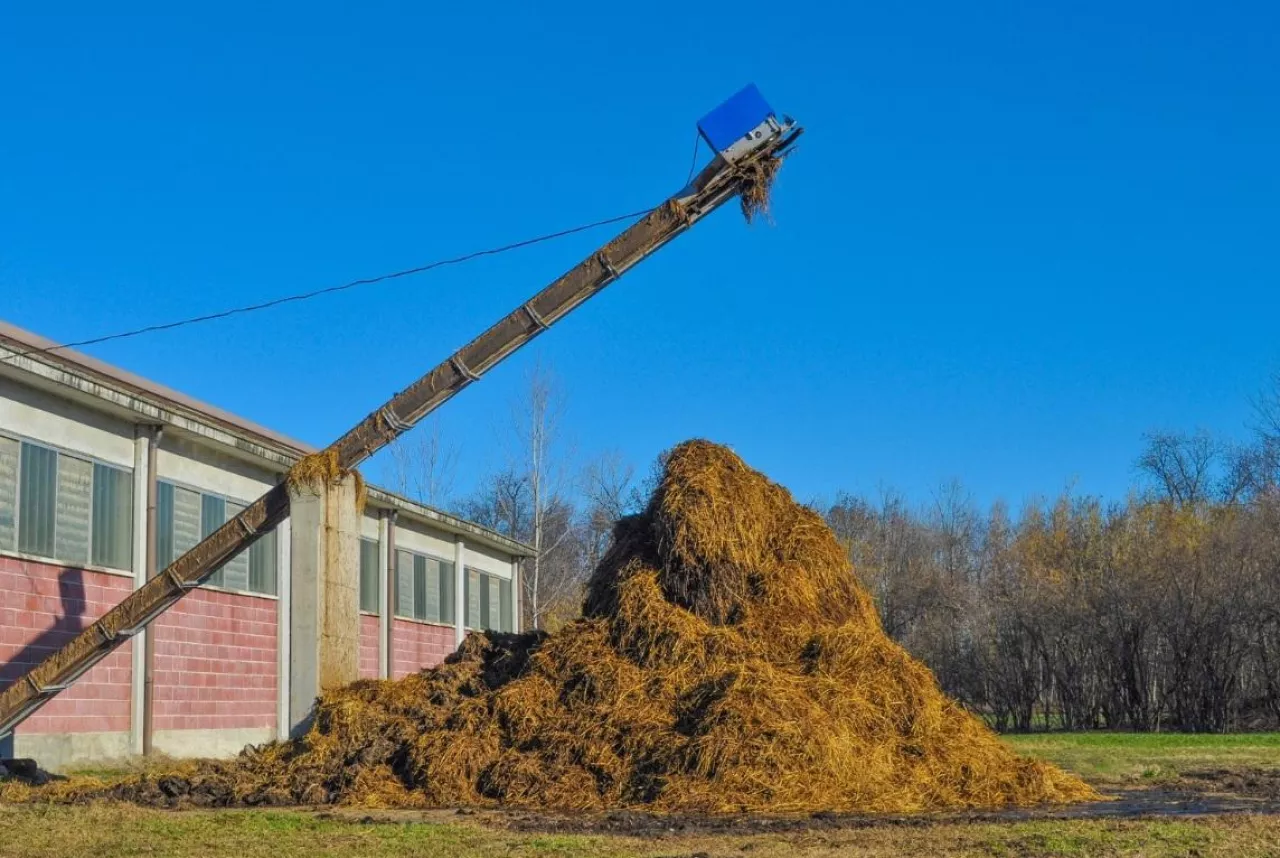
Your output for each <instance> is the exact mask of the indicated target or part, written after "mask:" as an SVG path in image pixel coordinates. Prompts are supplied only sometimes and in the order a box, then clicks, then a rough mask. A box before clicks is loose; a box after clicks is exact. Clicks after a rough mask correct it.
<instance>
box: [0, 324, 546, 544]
mask: <svg viewBox="0 0 1280 858" xmlns="http://www.w3.org/2000/svg"><path fill="white" fill-rule="evenodd" d="M0 340H3V341H5V343H6V345H7V346H8V347H9V348H10V350H11V351H14V352H15V353H16V357H20V358H21V357H25V358H28V359H31V360H35V361H38V362H40V363H43V364H47V365H49V366H56V367H60V368H62V369H64V370H68V371H74V372H76V373H77V374H80V375H88V376H91V377H93V378H95V379H97V380H99V381H103V382H107V383H108V384H110V385H111V386H113V387H119V388H124V389H125V390H126V391H128V392H130V393H132V394H134V395H135V396H137V397H139V398H141V399H143V400H146V401H151V402H152V403H153V404H158V405H160V406H162V407H163V408H164V409H165V410H168V411H173V412H176V413H184V412H185V413H186V414H188V415H191V416H193V417H197V418H199V419H200V420H202V421H205V422H208V423H212V424H215V425H217V426H219V427H221V428H222V429H224V430H226V431H229V432H230V433H231V434H233V435H237V436H240V437H242V438H244V439H246V440H249V441H252V442H254V443H255V444H257V445H260V446H263V447H266V448H269V449H274V450H276V451H278V452H279V453H281V454H283V455H284V456H285V457H288V458H290V459H293V460H297V459H299V458H301V457H303V456H306V455H308V454H310V453H315V452H317V449H318V448H316V447H314V446H312V445H311V444H307V443H305V442H303V441H299V440H297V439H295V438H290V437H289V436H287V435H283V434H281V433H279V432H276V431H274V430H272V429H268V428H266V427H265V426H262V425H260V424H258V423H254V422H253V421H251V420H246V419H244V418H243V417H240V416H239V415H236V414H232V413H231V412H229V411H226V410H224V409H221V408H218V407H217V406H214V405H210V404H208V403H206V402H202V401H200V400H199V399H195V398H194V397H191V396H187V395H186V394H185V393H180V392H179V391H176V390H174V389H173V388H171V387H166V386H164V385H162V384H157V383H156V382H154V381H151V380H149V379H146V378H143V377H142V376H140V375H136V374H134V373H132V372H129V371H127V370H124V369H121V368H120V367H117V366H113V365H112V364H109V363H107V362H105V361H101V360H98V359H97V358H94V357H90V356H89V355H86V354H84V353H82V352H78V351H75V350H73V349H68V348H59V346H58V343H56V342H54V341H53V340H49V339H46V338H45V337H42V336H40V335H38V334H34V333H32V332H31V331H27V330H25V329H23V328H19V327H17V326H16V325H12V324H10V323H8V322H5V321H3V320H0ZM15 346H16V348H15ZM14 358H15V355H10V356H9V357H8V358H6V359H4V360H3V362H4V363H9V364H10V366H14V363H13V361H14ZM15 368H17V369H19V370H21V369H22V368H21V367H15ZM370 489H371V490H372V491H370V492H369V499H370V500H371V501H373V502H374V503H375V504H377V505H379V506H385V507H387V508H391V509H396V510H400V511H402V512H405V513H408V514H409V515H411V516H414V517H416V518H419V519H421V520H423V521H427V522H430V523H432V524H434V525H436V526H437V527H441V528H442V529H444V530H447V531H450V532H452V533H460V534H463V535H470V536H473V537H479V540H480V541H481V542H484V543H486V544H489V545H490V546H492V547H495V548H499V549H501V550H503V551H506V552H507V553H510V554H512V555H514V556H517V557H532V556H533V553H534V552H533V549H532V548H531V547H530V546H528V545H526V544H524V543H523V542H520V541H518V540H515V539H511V538H510V537H507V536H504V535H503V534H501V533H498V532H496V531H493V530H490V529H489V528H487V527H484V526H483V525H479V524H476V523H475V522H471V521H467V520H466V519H463V518H459V517H458V516H455V515H451V514H450V513H447V512H445V511H444V510H439V509H436V508H434V507H430V506H427V505H426V504H422V503H419V502H417V501H415V500H412V499H410V498H407V497H404V496H403V495H398V494H396V493H394V492H390V491H387V490H386V489H383V488H380V487H377V486H373V485H370Z"/></svg>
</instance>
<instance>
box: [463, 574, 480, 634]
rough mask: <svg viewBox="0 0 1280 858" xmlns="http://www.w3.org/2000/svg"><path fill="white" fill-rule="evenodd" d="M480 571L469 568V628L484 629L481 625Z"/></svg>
mask: <svg viewBox="0 0 1280 858" xmlns="http://www.w3.org/2000/svg"><path fill="white" fill-rule="evenodd" d="M480 595H481V594H480V573H479V572H477V571H476V570H474V569H468V570H467V628H471V629H482V628H484V626H482V625H480V604H481V602H480Z"/></svg>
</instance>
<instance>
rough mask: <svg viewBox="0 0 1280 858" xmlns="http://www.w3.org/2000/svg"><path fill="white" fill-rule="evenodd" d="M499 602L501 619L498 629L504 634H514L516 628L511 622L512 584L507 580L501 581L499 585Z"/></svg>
mask: <svg viewBox="0 0 1280 858" xmlns="http://www.w3.org/2000/svg"><path fill="white" fill-rule="evenodd" d="M498 601H499V616H500V619H501V622H500V623H499V626H498V628H499V629H500V630H501V631H504V632H514V631H515V630H516V626H515V623H513V622H512V621H511V607H512V605H511V582H510V581H509V580H507V579H505V578H503V579H501V580H500V582H499V584H498Z"/></svg>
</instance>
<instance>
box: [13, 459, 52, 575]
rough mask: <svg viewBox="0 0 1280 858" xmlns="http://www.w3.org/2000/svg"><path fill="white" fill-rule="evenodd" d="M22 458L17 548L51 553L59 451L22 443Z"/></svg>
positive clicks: (24, 550)
mask: <svg viewBox="0 0 1280 858" xmlns="http://www.w3.org/2000/svg"><path fill="white" fill-rule="evenodd" d="M19 461H20V465H19V468H18V550H19V551H23V552H26V553H27V554H39V555H40V556H42V557H52V556H53V519H54V512H55V508H56V504H55V500H54V499H55V498H56V496H57V483H58V454H57V453H55V452H54V451H53V450H49V449H46V448H44V447H37V446H35V445H34V444H23V445H22V452H21V455H20V456H19Z"/></svg>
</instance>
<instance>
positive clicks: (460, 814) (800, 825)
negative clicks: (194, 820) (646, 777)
mask: <svg viewBox="0 0 1280 858" xmlns="http://www.w3.org/2000/svg"><path fill="white" fill-rule="evenodd" d="M1107 799H1108V800H1106V801H1098V802H1087V803H1082V804H1076V805H1070V806H1066V807H1040V808H1020V809H1014V810H1001V811H980V812H979V811H971V812H959V813H925V814H904V815H898V814H838V813H814V814H804V815H768V814H734V815H698V814H654V813H642V812H631V811H611V812H607V813H599V814H590V813H577V814H557V813H530V812H528V811H508V810H473V809H459V810H430V811H412V810H409V811H401V810H387V811H362V810H352V809H337V810H333V811H324V812H321V813H320V814H319V817H320V818H322V819H335V820H342V821H346V822H359V823H364V824H375V823H399V824H405V823H414V822H419V823H436V824H440V823H448V822H456V821H459V820H465V821H468V822H471V823H474V824H479V825H483V826H485V827H487V828H494V829H502V830H507V831H514V832H520V833H541V834H591V835H624V836H628V837H644V838H664V837H690V836H695V837H704V836H725V835H729V836H751V835H762V834H794V833H802V832H823V831H827V832H830V831H843V830H865V829H908V828H928V827H935V826H952V825H965V824H968V825H976V824H998V823H1020V822H1034V821H1067V820H1092V819H1097V820H1101V819H1114V820H1140V819H1175V818H1187V817H1202V816H1214V815H1223V814H1250V815H1260V816H1273V815H1280V770H1267V769H1234V770H1233V769H1225V768H1221V769H1213V770H1205V771H1194V772H1187V773H1186V774H1184V775H1181V776H1179V777H1177V778H1176V779H1172V780H1169V781H1166V782H1162V783H1160V784H1158V785H1152V786H1147V787H1136V788H1127V789H1111V790H1108V791H1107Z"/></svg>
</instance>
